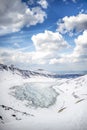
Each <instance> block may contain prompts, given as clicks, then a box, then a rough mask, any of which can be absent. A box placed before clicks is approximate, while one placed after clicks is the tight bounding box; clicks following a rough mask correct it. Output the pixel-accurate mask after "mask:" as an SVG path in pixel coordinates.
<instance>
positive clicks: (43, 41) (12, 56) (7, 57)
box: [0, 30, 68, 64]
mask: <svg viewBox="0 0 87 130" xmlns="http://www.w3.org/2000/svg"><path fill="white" fill-rule="evenodd" d="M32 41H33V44H34V47H35V51H32V52H23V51H21V49H18V51H15V50H7V49H1V51H0V57H1V60H0V61H1V62H2V63H3V62H5V63H16V62H17V64H18V63H19V62H20V63H26V64H49V62H50V60H51V59H52V58H56V57H57V58H58V57H60V56H59V52H60V51H61V50H63V49H66V48H68V43H67V42H66V41H65V40H64V38H63V37H62V35H61V34H59V33H57V32H52V31H48V30H46V31H45V32H44V33H39V34H37V35H33V36H32ZM17 57H18V58H17ZM17 59H18V60H17Z"/></svg>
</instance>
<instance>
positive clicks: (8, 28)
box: [0, 0, 47, 35]
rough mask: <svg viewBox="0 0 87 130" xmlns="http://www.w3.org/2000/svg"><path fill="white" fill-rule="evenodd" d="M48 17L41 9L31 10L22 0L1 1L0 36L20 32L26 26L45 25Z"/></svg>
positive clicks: (34, 8)
mask: <svg viewBox="0 0 87 130" xmlns="http://www.w3.org/2000/svg"><path fill="white" fill-rule="evenodd" d="M46 17H47V15H46V13H45V12H44V11H43V10H42V9H41V8H40V7H33V8H31V9H30V8H29V7H28V6H27V5H26V3H25V2H22V1H21V0H15V1H14V0H0V35H4V34H6V33H11V32H16V31H19V30H20V29H21V28H22V27H24V26H31V25H36V24H37V23H43V22H44V19H45V18H46Z"/></svg>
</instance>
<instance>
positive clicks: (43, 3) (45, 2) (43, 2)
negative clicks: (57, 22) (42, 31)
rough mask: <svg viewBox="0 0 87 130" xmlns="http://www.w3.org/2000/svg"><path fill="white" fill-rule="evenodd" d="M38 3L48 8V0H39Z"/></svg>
mask: <svg viewBox="0 0 87 130" xmlns="http://www.w3.org/2000/svg"><path fill="white" fill-rule="evenodd" d="M38 4H40V5H41V6H42V8H44V9H46V8H47V7H48V3H47V1H46V0H39V1H38Z"/></svg>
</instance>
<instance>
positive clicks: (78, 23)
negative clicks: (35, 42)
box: [57, 14, 87, 35]
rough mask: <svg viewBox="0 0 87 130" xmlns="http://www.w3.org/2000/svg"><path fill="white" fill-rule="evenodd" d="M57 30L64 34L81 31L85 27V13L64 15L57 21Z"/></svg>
mask: <svg viewBox="0 0 87 130" xmlns="http://www.w3.org/2000/svg"><path fill="white" fill-rule="evenodd" d="M57 25H58V29H57V31H59V32H61V33H63V34H65V33H69V34H72V35H73V33H75V32H81V31H84V30H85V29H87V14H78V15H76V16H69V17H68V16H65V17H64V18H62V19H61V20H59V22H58V23H57Z"/></svg>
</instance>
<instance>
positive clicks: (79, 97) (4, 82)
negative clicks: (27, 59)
mask: <svg viewBox="0 0 87 130" xmlns="http://www.w3.org/2000/svg"><path fill="white" fill-rule="evenodd" d="M62 76H63V75H62ZM62 76H61V78H60V77H57V75H56V74H52V73H48V72H45V71H43V70H41V69H40V70H37V71H27V70H21V69H18V68H16V67H14V66H12V65H11V66H9V67H8V66H7V65H3V64H1V65H0V130H29V129H30V130H48V129H50V130H65V129H66V130H86V129H87V114H86V113H87V75H83V76H82V75H81V76H80V75H78V76H77V75H76V76H71V75H70V78H69V75H68V77H67V76H66V77H65V76H64V77H62ZM55 77H56V78H55Z"/></svg>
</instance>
